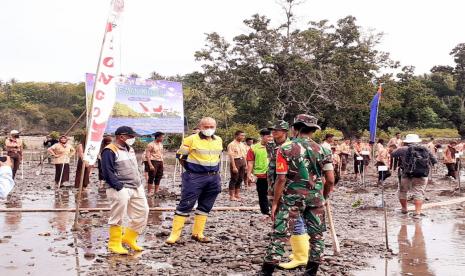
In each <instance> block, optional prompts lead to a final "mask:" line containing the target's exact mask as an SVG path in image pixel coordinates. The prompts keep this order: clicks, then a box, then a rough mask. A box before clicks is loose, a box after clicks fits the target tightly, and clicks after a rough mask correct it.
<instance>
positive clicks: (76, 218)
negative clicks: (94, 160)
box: [72, 160, 87, 231]
mask: <svg viewBox="0 0 465 276" xmlns="http://www.w3.org/2000/svg"><path fill="white" fill-rule="evenodd" d="M86 166H87V162H86V161H84V160H83V161H82V165H81V174H80V175H79V190H78V195H77V198H76V211H75V213H74V224H73V228H72V230H73V231H78V230H79V208H80V207H81V206H80V205H81V197H82V186H83V183H84V175H85V173H84V170H85V169H86Z"/></svg>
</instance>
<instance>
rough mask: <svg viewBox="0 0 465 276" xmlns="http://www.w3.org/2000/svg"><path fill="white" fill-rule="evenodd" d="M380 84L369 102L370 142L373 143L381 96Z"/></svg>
mask: <svg viewBox="0 0 465 276" xmlns="http://www.w3.org/2000/svg"><path fill="white" fill-rule="evenodd" d="M381 91H382V87H381V85H380V86H379V88H378V92H376V94H375V96H374V97H373V100H372V101H371V103H370V123H369V129H370V142H371V143H375V140H376V128H377V124H378V107H379V99H380V98H381Z"/></svg>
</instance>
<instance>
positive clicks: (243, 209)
mask: <svg viewBox="0 0 465 276" xmlns="http://www.w3.org/2000/svg"><path fill="white" fill-rule="evenodd" d="M149 210H150V211H153V212H172V211H175V210H176V207H151V208H149ZM259 210H260V208H259V207H246V206H242V207H240V206H239V207H229V206H220V207H213V211H217V212H227V211H236V212H247V211H259ZM108 211H110V208H109V207H98V208H80V209H79V212H108ZM14 212H22V213H41V212H43V213H49V212H76V209H75V208H1V209H0V213H14Z"/></svg>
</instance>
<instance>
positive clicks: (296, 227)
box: [292, 216, 307, 235]
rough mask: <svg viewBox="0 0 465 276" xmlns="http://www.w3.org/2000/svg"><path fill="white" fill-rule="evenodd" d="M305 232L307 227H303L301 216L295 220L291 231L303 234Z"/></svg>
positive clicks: (294, 233)
mask: <svg viewBox="0 0 465 276" xmlns="http://www.w3.org/2000/svg"><path fill="white" fill-rule="evenodd" d="M306 233H307V228H306V227H305V223H304V220H303V219H302V217H301V216H299V218H298V219H297V220H296V222H295V225H294V232H292V234H293V235H303V234H306Z"/></svg>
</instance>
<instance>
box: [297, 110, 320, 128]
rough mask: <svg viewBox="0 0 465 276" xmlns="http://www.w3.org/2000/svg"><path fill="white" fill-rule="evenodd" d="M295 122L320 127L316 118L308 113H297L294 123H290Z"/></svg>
mask: <svg viewBox="0 0 465 276" xmlns="http://www.w3.org/2000/svg"><path fill="white" fill-rule="evenodd" d="M296 124H304V125H305V126H307V127H313V128H316V129H321V127H320V126H319V125H318V119H317V118H316V117H314V116H311V115H308V114H299V115H297V116H295V118H294V123H293V124H292V125H296Z"/></svg>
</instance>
